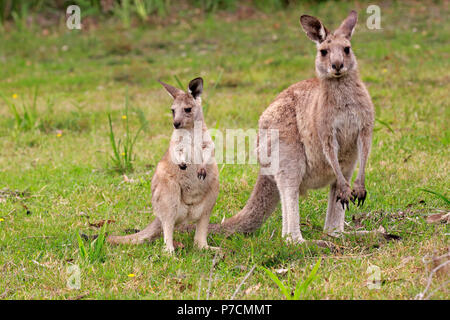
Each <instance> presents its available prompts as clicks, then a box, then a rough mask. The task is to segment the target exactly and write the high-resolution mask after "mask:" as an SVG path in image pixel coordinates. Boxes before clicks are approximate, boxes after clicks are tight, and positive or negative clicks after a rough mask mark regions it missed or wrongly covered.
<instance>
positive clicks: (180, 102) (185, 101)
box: [160, 78, 203, 129]
mask: <svg viewBox="0 0 450 320" xmlns="http://www.w3.org/2000/svg"><path fill="white" fill-rule="evenodd" d="M160 83H161V84H162V85H163V86H164V88H165V89H166V90H167V92H168V93H169V95H170V96H171V97H172V98H173V103H172V106H171V110H172V119H173V127H174V128H175V129H191V128H193V127H194V123H195V121H201V120H202V118H203V111H202V106H201V98H200V95H201V93H202V92H203V79H202V78H195V79H194V80H192V81H191V82H190V83H189V88H188V92H184V91H183V90H180V89H178V88H175V87H172V86H171V85H168V84H166V83H163V82H161V81H160Z"/></svg>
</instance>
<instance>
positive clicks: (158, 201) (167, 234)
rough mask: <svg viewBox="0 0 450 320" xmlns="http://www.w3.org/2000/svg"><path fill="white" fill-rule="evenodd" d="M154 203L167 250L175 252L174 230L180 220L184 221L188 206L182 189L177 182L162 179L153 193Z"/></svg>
mask: <svg viewBox="0 0 450 320" xmlns="http://www.w3.org/2000/svg"><path fill="white" fill-rule="evenodd" d="M152 205H153V210H154V212H155V215H156V216H157V217H158V219H159V220H160V221H161V226H162V230H163V235H164V244H165V246H166V247H165V250H166V251H168V252H169V253H172V252H174V250H175V248H174V245H173V231H174V229H175V225H176V223H177V222H178V221H183V219H184V218H185V217H186V215H187V208H186V206H185V205H184V204H183V203H182V202H181V190H180V187H179V185H178V184H177V183H175V182H172V181H168V180H166V181H160V182H159V183H158V185H157V186H156V187H155V188H154V190H153V193H152Z"/></svg>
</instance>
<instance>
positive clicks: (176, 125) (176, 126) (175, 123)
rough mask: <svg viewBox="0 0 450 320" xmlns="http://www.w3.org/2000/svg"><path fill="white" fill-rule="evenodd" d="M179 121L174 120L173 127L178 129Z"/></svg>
mask: <svg viewBox="0 0 450 320" xmlns="http://www.w3.org/2000/svg"><path fill="white" fill-rule="evenodd" d="M180 125H181V123H180V122H178V121H177V122H174V123H173V126H174V127H175V129H178V128H179V127H180Z"/></svg>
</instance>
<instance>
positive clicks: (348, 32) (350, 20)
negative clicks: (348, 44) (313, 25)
mask: <svg viewBox="0 0 450 320" xmlns="http://www.w3.org/2000/svg"><path fill="white" fill-rule="evenodd" d="M356 22H358V13H357V12H356V11H355V10H352V11H350V14H349V15H348V17H347V18H346V19H345V20H344V21H343V22H342V23H341V26H340V27H339V28H337V29H336V31H335V32H334V34H335V35H338V34H341V35H343V36H344V37H346V38H347V39H348V40H350V39H351V38H352V34H353V31H354V30H355V26H356Z"/></svg>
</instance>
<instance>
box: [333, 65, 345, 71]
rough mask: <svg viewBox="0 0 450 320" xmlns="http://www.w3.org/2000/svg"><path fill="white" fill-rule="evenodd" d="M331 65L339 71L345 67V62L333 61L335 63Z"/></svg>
mask: <svg viewBox="0 0 450 320" xmlns="http://www.w3.org/2000/svg"><path fill="white" fill-rule="evenodd" d="M331 67H332V68H333V69H334V70H336V71H339V70H341V69H342V68H343V67H344V64H343V63H333V64H332V65H331Z"/></svg>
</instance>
